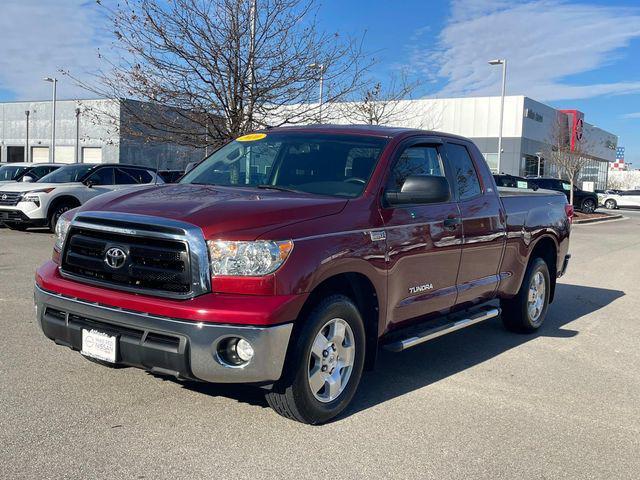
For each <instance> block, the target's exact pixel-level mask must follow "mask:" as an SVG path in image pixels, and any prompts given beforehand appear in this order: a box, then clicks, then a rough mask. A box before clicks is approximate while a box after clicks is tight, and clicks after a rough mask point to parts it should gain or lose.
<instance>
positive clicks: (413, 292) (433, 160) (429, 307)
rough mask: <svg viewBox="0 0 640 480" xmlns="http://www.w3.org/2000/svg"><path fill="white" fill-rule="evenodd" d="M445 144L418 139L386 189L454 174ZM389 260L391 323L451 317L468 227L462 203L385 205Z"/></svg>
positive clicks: (400, 157)
mask: <svg viewBox="0 0 640 480" xmlns="http://www.w3.org/2000/svg"><path fill="white" fill-rule="evenodd" d="M442 157H443V153H442V142H441V140H440V139H438V138H431V137H429V138H421V139H412V140H410V141H408V142H406V143H404V144H402V145H401V146H400V147H399V148H398V150H397V151H396V153H395V156H394V160H393V161H392V163H391V169H390V171H389V174H388V177H387V179H386V182H385V186H384V190H385V191H390V192H394V191H395V192H397V191H399V189H400V188H401V187H402V185H403V183H404V180H405V179H406V178H407V177H408V176H409V175H437V176H448V175H447V173H446V171H445V166H444V161H443V158H442ZM381 214H382V218H383V221H384V223H385V227H386V228H385V232H386V241H387V262H388V289H387V290H388V305H389V309H388V317H389V318H388V320H389V322H390V323H395V324H398V323H400V322H403V321H405V320H407V319H411V318H415V317H419V316H424V315H429V314H434V313H446V312H448V311H449V310H450V309H451V307H452V306H453V305H454V304H455V300H456V293H457V291H456V277H457V273H458V266H459V264H460V254H461V245H460V244H461V240H462V229H461V226H460V223H459V211H458V205H457V203H456V202H455V200H454V199H453V192H451V198H450V200H449V201H447V202H444V203H435V204H412V205H401V206H385V205H384V204H383V205H382V208H381Z"/></svg>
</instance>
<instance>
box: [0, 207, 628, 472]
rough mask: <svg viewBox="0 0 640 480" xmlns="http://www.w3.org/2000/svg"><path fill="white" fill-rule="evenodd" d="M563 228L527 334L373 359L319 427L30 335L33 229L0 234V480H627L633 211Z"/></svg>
mask: <svg viewBox="0 0 640 480" xmlns="http://www.w3.org/2000/svg"><path fill="white" fill-rule="evenodd" d="M630 217H631V218H629V219H627V220H623V221H614V222H608V223H601V224H593V225H581V226H577V227H575V228H574V232H573V237H572V248H571V253H572V254H573V259H572V263H571V265H570V270H569V273H568V274H567V275H566V276H565V277H563V278H562V280H561V282H560V284H559V285H558V289H557V293H556V297H557V298H556V301H555V302H554V304H553V305H552V307H551V310H550V313H549V316H548V318H547V322H546V324H545V326H544V327H543V328H542V329H541V331H540V332H539V333H538V334H536V335H533V336H522V335H517V334H512V333H508V332H506V331H505V330H503V329H502V327H501V325H500V322H499V321H489V322H487V323H484V324H480V325H477V326H475V327H471V328H469V329H466V330H462V331H459V332H457V333H455V334H452V335H449V336H445V337H442V338H440V339H437V340H435V341H433V342H430V343H427V344H424V345H422V346H420V347H416V348H414V349H412V350H409V351H406V352H404V353H401V354H386V353H385V354H382V355H381V358H380V362H379V365H378V367H377V369H376V371H374V372H371V373H368V374H366V376H365V377H364V379H363V382H362V385H361V388H360V390H359V391H358V394H357V396H356V399H355V402H354V405H353V406H352V407H351V408H350V409H349V410H348V412H347V413H346V415H344V416H343V417H342V418H340V419H339V420H337V421H335V422H333V423H331V424H329V425H325V426H322V427H309V426H304V425H300V424H297V423H293V422H290V421H287V420H285V419H283V418H281V417H279V416H277V415H276V414H275V413H273V412H272V411H271V410H270V409H268V408H267V407H266V403H265V402H264V400H263V399H262V397H261V395H260V394H259V393H257V392H256V391H254V390H251V389H247V388H237V387H236V388H229V387H226V388H225V387H218V386H207V385H194V384H187V385H185V384H180V383H177V382H175V381H171V380H167V379H162V378H159V377H154V376H152V375H150V374H148V373H145V372H143V371H141V370H135V369H118V370H114V369H108V368H105V367H102V366H99V365H96V364H93V363H90V362H88V361H86V360H84V359H83V358H82V357H81V356H80V355H79V354H78V353H75V352H72V351H70V350H68V349H66V348H64V347H59V346H56V345H54V344H53V343H52V342H50V341H48V340H46V339H45V338H44V337H43V335H42V334H41V333H40V332H39V331H38V328H37V325H36V324H35V323H34V318H33V306H32V281H33V271H34V269H35V267H36V266H37V265H38V264H40V263H41V262H42V261H43V260H44V259H46V258H47V257H49V255H50V247H51V244H52V242H53V237H52V235H50V234H46V233H26V234H25V233H19V232H11V231H7V230H6V229H2V230H0V278H1V279H2V282H1V283H0V285H1V286H0V325H1V326H2V336H1V338H2V340H1V342H0V345H1V348H0V445H1V446H2V447H1V448H0V465H1V466H2V467H1V469H2V470H1V472H2V473H1V474H0V477H2V478H61V477H65V478H104V477H112V478H168V477H176V478H201V477H205V476H206V477H207V478H214V477H216V478H235V479H239V478H240V479H249V478H296V479H301V478H319V477H320V478H322V477H325V478H341V479H342V478H366V477H369V478H383V477H384V478H402V479H405V478H420V479H425V478H434V479H448V478H487V479H496V478H507V479H512V478H571V479H576V478H629V479H631V478H638V472H640V455H638V453H639V452H640V348H638V346H639V340H638V339H639V338H640V322H639V321H638V318H637V317H638V311H640V295H639V294H640V282H638V279H639V278H640V277H639V274H638V272H640V215H635V214H634V215H630Z"/></svg>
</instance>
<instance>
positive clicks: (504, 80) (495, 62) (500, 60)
mask: <svg viewBox="0 0 640 480" xmlns="http://www.w3.org/2000/svg"><path fill="white" fill-rule="evenodd" d="M489 65H502V94H501V95H500V131H499V132H498V173H500V162H501V161H502V121H503V119H504V93H505V87H506V84H507V61H506V60H505V59H504V58H497V59H495V60H490V61H489Z"/></svg>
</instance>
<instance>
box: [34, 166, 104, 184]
mask: <svg viewBox="0 0 640 480" xmlns="http://www.w3.org/2000/svg"><path fill="white" fill-rule="evenodd" d="M93 167H95V165H67V166H66V167H60V168H59V169H57V170H56V171H55V172H51V173H50V174H48V175H45V176H44V177H42V178H41V179H40V180H38V182H37V183H68V182H79V181H80V179H81V178H82V177H83V176H84V174H85V173H87V172H88V171H89V170H91V169H92V168H93Z"/></svg>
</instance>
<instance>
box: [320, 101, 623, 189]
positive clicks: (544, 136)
mask: <svg viewBox="0 0 640 480" xmlns="http://www.w3.org/2000/svg"><path fill="white" fill-rule="evenodd" d="M500 100H501V98H500V97H499V96H498V97H463V98H436V99H419V100H403V101H400V102H398V104H397V105H395V106H392V107H391V108H389V109H388V111H389V112H391V113H389V119H390V120H389V121H387V122H383V123H385V124H388V125H394V126H403V127H412V128H421V129H426V130H436V131H442V132H447V133H453V134H456V135H462V136H464V137H468V138H471V139H472V140H473V141H474V142H475V143H476V145H477V146H478V148H479V149H480V151H481V152H482V153H483V155H484V157H485V159H486V160H487V163H488V164H489V166H490V167H491V168H492V170H493V171H494V172H497V171H498V137H499V135H498V132H499V131H500V103H501V102H500ZM348 107H349V104H348V103H343V104H341V106H340V108H338V109H334V108H332V107H331V106H329V105H327V106H326V107H325V112H326V114H325V115H324V116H325V118H330V121H332V122H336V123H349V120H348V119H347V117H346V116H345V115H344V113H342V112H344V111H345V108H347V109H348ZM586 119H587V116H586V115H585V114H584V113H582V112H580V111H577V110H557V109H554V108H552V107H550V106H548V105H545V104H544V103H540V102H537V101H535V100H533V99H531V98H528V97H525V96H522V95H513V96H507V97H505V99H504V122H503V127H502V158H501V159H500V172H501V173H507V174H511V175H521V176H527V175H537V174H538V166H540V170H539V172H540V174H541V175H549V176H557V171H556V169H555V167H554V165H552V164H551V163H550V162H549V161H547V160H546V159H545V158H544V157H545V155H546V156H548V155H549V154H548V152H550V151H551V148H552V145H553V144H554V143H555V141H556V140H555V139H556V138H558V134H557V133H556V132H559V131H561V132H562V135H565V136H566V137H567V138H566V141H567V142H574V140H575V138H578V137H581V138H582V139H583V140H584V141H583V142H581V145H582V149H583V150H584V151H585V154H586V156H587V157H588V158H589V159H590V161H589V162H588V164H587V165H586V166H585V167H584V168H583V170H582V172H581V175H580V178H579V179H578V184H583V185H584V184H585V182H592V183H591V184H590V186H592V187H593V188H595V189H604V188H606V184H607V175H608V170H609V165H610V164H611V163H613V162H615V158H616V147H617V144H618V137H617V136H616V135H614V134H613V133H610V132H607V131H605V130H603V129H601V128H598V127H596V126H594V125H592V124H590V123H588V122H587V121H586Z"/></svg>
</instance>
